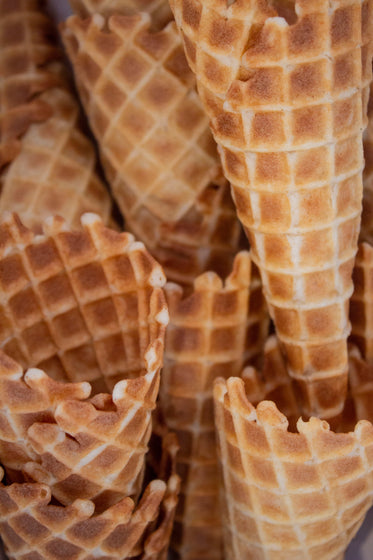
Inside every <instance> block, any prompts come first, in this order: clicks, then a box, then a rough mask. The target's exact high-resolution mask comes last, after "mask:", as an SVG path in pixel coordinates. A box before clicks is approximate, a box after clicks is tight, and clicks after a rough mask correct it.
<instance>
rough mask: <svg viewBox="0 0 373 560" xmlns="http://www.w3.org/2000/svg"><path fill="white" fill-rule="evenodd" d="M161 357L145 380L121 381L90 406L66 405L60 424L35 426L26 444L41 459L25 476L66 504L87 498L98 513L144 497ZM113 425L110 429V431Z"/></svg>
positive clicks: (30, 465)
mask: <svg viewBox="0 0 373 560" xmlns="http://www.w3.org/2000/svg"><path fill="white" fill-rule="evenodd" d="M160 362H161V356H159V357H157V360H156V363H155V365H156V368H155V369H154V370H153V371H151V372H149V373H148V374H147V375H145V376H143V377H140V378H137V379H129V380H124V381H120V382H119V383H117V384H116V385H115V387H114V390H113V395H112V398H111V396H110V395H99V396H97V397H96V398H93V399H92V400H91V402H78V401H76V400H74V401H64V402H61V403H60V404H59V405H58V406H57V408H56V410H55V413H54V417H55V422H56V424H50V423H45V422H41V423H40V422H39V423H37V422H35V423H33V424H32V426H31V427H30V428H29V429H28V431H27V439H28V441H29V442H30V445H31V446H32V448H33V450H35V451H36V453H37V455H38V457H37V461H38V462H34V463H28V464H26V465H25V468H24V471H25V472H26V474H27V475H29V476H30V477H31V479H32V480H35V481H36V482H41V483H45V484H47V485H48V486H49V488H50V489H51V492H52V495H53V496H54V497H55V498H56V499H57V500H58V501H59V502H60V503H61V504H63V505H70V504H71V503H72V502H73V500H74V499H77V498H81V499H89V500H92V501H93V502H94V504H95V506H96V513H97V512H101V511H104V510H106V509H107V508H108V507H110V506H112V505H114V504H115V503H116V502H118V501H119V500H120V499H122V498H124V497H128V496H129V497H132V498H133V499H134V500H135V501H136V500H137V498H138V497H139V495H140V492H141V489H142V482H143V474H144V468H145V454H146V452H147V450H148V441H149V438H150V434H151V429H152V425H151V413H152V410H153V409H154V408H155V402H156V399H157V396H158V388H159V371H160V367H159V365H160ZM109 426H110V428H108V427H109Z"/></svg>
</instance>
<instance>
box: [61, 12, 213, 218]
mask: <svg viewBox="0 0 373 560" xmlns="http://www.w3.org/2000/svg"><path fill="white" fill-rule="evenodd" d="M150 24H151V19H150V16H149V14H146V13H139V14H136V15H134V16H128V17H126V16H113V17H111V18H109V19H107V20H105V19H104V18H103V17H101V16H99V15H97V14H96V15H95V16H93V17H91V18H89V19H87V20H84V21H83V20H81V19H79V18H78V17H76V16H72V17H71V18H69V19H68V20H67V22H66V24H65V26H64V28H63V37H64V42H65V45H66V48H67V52H68V54H69V57H70V60H71V62H72V65H73V68H74V72H75V77H76V82H77V86H78V89H79V92H80V95H81V98H82V102H83V105H84V107H85V110H86V113H87V116H88V119H89V122H90V125H91V127H92V130H93V132H94V134H95V136H96V139H97V141H98V144H99V147H100V155H101V159H102V162H103V165H104V169H105V173H106V176H107V178H108V180H109V182H110V184H111V187H112V191H113V195H114V197H115V198H116V201H117V203H118V205H119V208H120V210H121V212H122V213H123V215H124V217H125V218H127V216H133V215H135V214H136V212H137V211H138V209H139V208H140V207H145V208H147V209H148V210H149V211H150V212H151V213H152V214H154V215H155V216H156V217H158V218H160V219H162V220H164V221H170V216H172V220H173V221H176V220H178V219H180V218H181V217H182V216H183V215H184V214H186V212H187V211H188V210H189V209H190V208H191V206H192V204H193V203H194V201H195V199H196V197H197V196H198V195H199V194H200V193H202V191H203V190H204V189H205V188H206V187H207V186H208V184H209V183H210V181H211V180H213V179H214V178H215V177H216V175H217V173H218V170H219V163H218V158H217V153H216V146H215V143H214V141H213V139H212V136H211V133H210V131H209V126H208V119H207V117H206V115H205V113H204V111H203V109H202V106H201V103H200V100H199V98H198V95H197V93H196V91H195V80H194V76H193V74H192V73H191V71H190V70H189V68H188V65H187V63H186V60H185V57H184V53H183V49H182V44H181V41H180V38H179V35H178V33H177V29H176V26H175V24H174V23H173V22H172V23H170V24H168V25H167V26H166V27H165V28H164V29H162V30H161V31H159V32H157V33H156V32H152V31H151V30H150V29H149V26H150Z"/></svg>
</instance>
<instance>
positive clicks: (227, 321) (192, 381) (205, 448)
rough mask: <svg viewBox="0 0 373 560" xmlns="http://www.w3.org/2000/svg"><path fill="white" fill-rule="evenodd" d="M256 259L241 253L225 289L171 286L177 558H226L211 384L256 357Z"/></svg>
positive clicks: (202, 282)
mask: <svg viewBox="0 0 373 560" xmlns="http://www.w3.org/2000/svg"><path fill="white" fill-rule="evenodd" d="M250 269H251V261H250V255H249V253H246V252H242V253H239V254H238V255H237V256H236V258H235V261H234V265H233V271H232V272H231V274H230V275H229V276H228V277H227V279H226V280H225V283H223V282H222V280H221V279H220V278H219V277H218V276H217V275H216V274H214V273H212V272H206V273H205V274H203V275H201V276H199V277H198V278H197V279H196V280H195V282H194V289H193V291H192V292H191V293H188V295H185V294H183V290H182V288H181V287H180V286H178V285H176V284H166V286H165V291H166V298H167V302H168V306H169V312H170V324H169V327H168V330H167V333H166V347H165V362H164V367H163V371H162V383H161V390H160V405H161V410H162V412H163V415H164V419H165V421H166V423H167V425H168V427H169V428H170V429H171V430H172V431H174V432H175V433H176V434H177V437H178V439H179V442H180V452H179V454H178V457H177V470H178V472H179V474H180V475H181V478H182V486H181V501H180V505H179V508H178V510H177V512H176V521H175V531H174V536H173V541H172V547H173V549H174V551H175V552H176V553H177V557H178V558H183V559H188V558H190V559H192V558H193V559H194V558H211V559H218V558H219V559H220V558H222V557H223V556H222V540H221V513H220V509H219V507H218V498H219V485H218V466H217V457H216V451H215V434H214V419H213V411H212V385H213V380H214V378H215V377H217V376H220V375H226V376H229V375H232V374H233V373H234V372H235V374H238V373H239V372H240V371H241V369H242V367H243V365H244V364H245V363H246V360H247V359H248V358H249V357H251V356H252V355H253V351H252V348H251V346H250V345H251V342H252V340H251V338H250V336H249V317H248V315H249V293H250V291H249V288H250V281H251V270H250Z"/></svg>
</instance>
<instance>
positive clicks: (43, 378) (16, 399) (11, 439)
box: [0, 351, 90, 480]
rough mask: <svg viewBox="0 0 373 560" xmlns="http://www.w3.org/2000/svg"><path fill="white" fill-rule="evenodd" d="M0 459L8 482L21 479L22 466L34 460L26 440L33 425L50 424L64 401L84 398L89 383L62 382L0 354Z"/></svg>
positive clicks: (33, 452)
mask: <svg viewBox="0 0 373 560" xmlns="http://www.w3.org/2000/svg"><path fill="white" fill-rule="evenodd" d="M0 394H1V397H0V418H1V422H0V425H1V430H0V458H1V462H2V464H3V465H4V467H5V468H6V469H7V474H8V477H9V478H10V479H11V480H14V479H16V480H17V478H19V477H20V478H21V479H22V476H21V470H22V468H23V466H24V465H25V463H27V462H28V461H31V460H36V459H37V453H36V452H35V450H34V449H33V447H32V445H31V444H30V442H29V441H28V438H27V430H28V428H29V427H30V426H31V425H32V424H33V423H34V422H48V421H53V419H54V413H55V410H56V407H57V406H58V404H59V403H61V402H63V401H64V400H65V399H76V400H79V399H86V398H87V397H88V396H89V394H90V386H89V383H85V382H83V383H67V384H65V383H61V382H58V381H54V380H53V379H51V378H50V377H48V375H46V374H45V372H43V371H41V370H38V369H35V368H33V369H29V370H28V371H27V372H26V373H24V372H23V370H22V367H21V366H20V365H19V364H17V362H15V361H14V360H12V359H11V358H9V356H7V355H6V354H4V352H2V351H0Z"/></svg>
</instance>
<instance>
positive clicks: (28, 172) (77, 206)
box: [0, 88, 111, 229]
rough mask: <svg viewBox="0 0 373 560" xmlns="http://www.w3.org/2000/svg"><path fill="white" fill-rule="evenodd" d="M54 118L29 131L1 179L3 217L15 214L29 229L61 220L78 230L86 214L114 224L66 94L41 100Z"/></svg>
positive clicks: (52, 94)
mask: <svg viewBox="0 0 373 560" xmlns="http://www.w3.org/2000/svg"><path fill="white" fill-rule="evenodd" d="M39 100H40V101H42V102H43V103H45V105H46V106H47V107H50V110H51V116H50V117H49V118H48V119H46V120H45V121H44V122H42V123H37V124H33V125H31V126H30V127H29V128H28V130H27V132H26V133H25V134H24V135H23V137H22V139H21V140H20V142H19V153H18V155H17V156H16V157H15V158H14V159H13V161H12V162H11V164H10V166H9V167H8V169H7V170H6V173H5V175H4V176H3V177H2V179H1V183H2V192H1V197H0V212H1V213H2V212H4V211H6V210H9V211H14V212H17V213H18V214H19V215H20V217H21V218H22V221H23V223H24V224H25V225H27V226H29V227H32V228H36V229H38V228H40V227H41V223H42V222H43V221H44V220H45V218H47V217H48V216H54V215H60V216H62V217H63V218H65V220H66V221H67V222H68V223H69V224H71V225H73V226H78V225H80V216H81V215H82V214H83V213H84V212H96V213H97V214H99V215H100V216H101V217H102V219H103V221H104V223H105V224H107V223H109V221H110V219H111V200H110V196H109V193H108V192H107V190H106V188H105V186H104V185H103V184H102V182H101V181H100V179H99V178H98V176H97V174H96V172H95V168H96V156H95V152H94V148H93V145H92V143H91V141H90V140H89V139H88V138H87V137H86V136H85V135H84V134H83V132H82V131H81V129H80V126H79V113H80V110H79V106H78V103H77V102H76V101H75V99H74V98H73V96H72V95H71V94H70V93H69V92H68V91H66V90H64V89H62V88H53V89H49V90H48V91H46V92H44V93H43V94H42V95H40V96H39Z"/></svg>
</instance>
